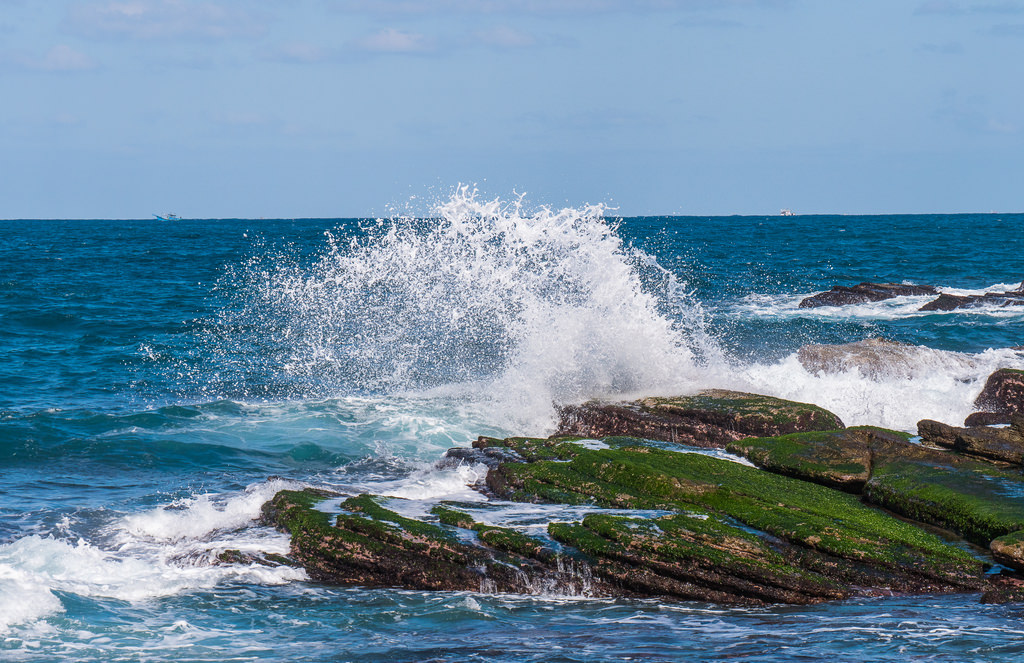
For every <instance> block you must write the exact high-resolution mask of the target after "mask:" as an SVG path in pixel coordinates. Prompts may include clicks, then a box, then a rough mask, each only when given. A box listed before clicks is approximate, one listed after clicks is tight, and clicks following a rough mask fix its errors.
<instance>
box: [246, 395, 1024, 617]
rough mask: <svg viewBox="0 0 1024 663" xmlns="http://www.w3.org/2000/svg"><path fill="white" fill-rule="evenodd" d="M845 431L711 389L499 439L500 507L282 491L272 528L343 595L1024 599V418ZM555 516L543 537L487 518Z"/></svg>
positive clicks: (598, 408)
mask: <svg viewBox="0 0 1024 663" xmlns="http://www.w3.org/2000/svg"><path fill="white" fill-rule="evenodd" d="M919 428H920V430H919V432H920V435H919V436H915V437H912V436H911V435H910V434H909V433H903V432H899V431H891V430H886V429H882V428H876V427H867V426H857V427H851V428H845V427H844V426H843V423H842V422H841V421H840V420H839V418H838V417H836V416H835V415H834V414H832V413H830V412H828V411H827V410H824V409H822V408H820V407H817V406H815V405H809V404H804V403H796V402H792V401H785V400H782V399H777V398H771V397H767V396H761V395H757V394H746V393H741V392H733V391H724V390H709V391H703V392H699V393H697V394H694V395H690V396H681V397H675V398H645V399H641V400H637V401H634V402H629V403H603V402H590V403H584V404H582V405H574V406H570V407H566V408H563V409H562V410H561V421H560V424H559V427H558V431H557V432H556V434H555V435H554V436H552V437H547V438H533V437H511V438H492V437H480V438H478V439H477V440H476V441H474V442H473V443H472V446H471V447H465V448H456V449H451V450H449V451H448V452H447V453H446V454H445V457H444V458H443V459H442V460H441V461H440V465H441V466H442V467H452V466H456V465H459V464H463V463H470V464H474V465H476V464H480V465H482V466H485V467H486V470H487V471H486V478H485V479H484V480H483V481H481V482H480V483H479V484H478V485H477V486H476V488H477V490H479V491H480V492H481V493H482V494H483V495H485V496H486V497H487V498H488V501H486V502H483V503H480V502H473V503H467V504H460V503H453V502H441V503H438V504H435V505H434V506H433V507H432V508H430V509H429V511H428V512H416V513H410V512H409V510H408V508H407V505H405V504H403V502H404V501H403V500H401V499H398V498H386V497H382V496H375V495H358V496H342V495H338V494H334V493H331V492H328V491H323V490H316V489H312V488H308V489H306V490H286V491H281V492H279V493H278V494H277V495H276V496H275V497H274V498H273V499H272V500H271V501H270V502H268V503H267V504H265V505H264V508H263V521H264V523H265V524H267V525H272V526H275V527H278V528H280V529H282V530H284V531H287V532H288V533H289V534H290V535H291V553H290V558H291V560H292V561H293V563H295V564H298V565H301V566H302V567H304V568H305V569H306V571H307V573H308V574H309V576H310V578H311V579H313V580H315V581H318V582H324V583H331V584H341V585H361V586H387V587H403V588H408V589H417V590H463V591H481V592H513V593H526V594H530V593H533V594H536V593H544V594H563V595H578V596H593V597H619V596H621V597H656V598H660V599H664V600H698V601H709V602H714V603H723V604H740V605H761V604H769V603H791V604H807V603H817V602H821V601H831V600H839V599H844V598H849V597H854V596H875V595H890V594H893V593H910V594H913V593H966V592H976V593H982V594H983V600H985V601H988V602H1005V601H1019V600H1021V599H1024V584H1022V581H1021V577H1020V576H1019V575H1018V573H1020V572H1024V474H1022V467H1021V465H1022V462H1024V416H1020V415H1017V414H1013V423H1012V425H1011V426H1009V427H1007V428H989V427H985V426H979V427H967V428H957V427H953V426H949V425H946V424H942V423H940V422H931V421H922V422H921V424H920V426H919ZM522 503H525V504H535V505H545V506H544V508H545V509H547V511H545V513H547V514H549V516H548V517H547V519H546V521H545V522H543V523H541V525H539V526H537V525H534V526H532V527H516V526H504V525H503V526H498V525H496V524H493V522H491V523H490V524H489V523H488V520H489V519H488V517H487V511H486V508H485V507H481V504H484V505H490V506H493V505H510V504H522Z"/></svg>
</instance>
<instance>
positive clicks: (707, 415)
mask: <svg viewBox="0 0 1024 663" xmlns="http://www.w3.org/2000/svg"><path fill="white" fill-rule="evenodd" d="M559 414H560V420H559V424H558V431H557V432H558V433H559V434H562V435H581V436H584V437H591V438H601V437H605V436H609V435H629V436H633V437H642V438H646V439H650V440H663V441H667V442H683V443H686V444H692V445H694V446H698V447H711V448H723V447H725V446H726V445H728V444H729V443H730V442H734V441H736V440H740V439H743V438H745V437H765V436H770V435H783V434H786V433H794V432H799V431H812V430H834V429H836V428H842V427H843V422H842V421H841V420H840V419H839V417H837V416H836V415H834V414H832V413H831V412H829V411H828V410H826V409H824V408H821V407H818V406H817V405H810V404H808V403H798V402H795V401H787V400H784V399H781V398H774V397H771V396H762V395H759V394H748V393H743V392H738V391H727V390H724V389H708V390H705V391H701V392H699V393H697V394H696V395H694V396H679V397H674V398H645V399H643V400H639V401H634V402H632V403H603V402H599V401H591V402H588V403H584V404H582V405H571V406H567V407H564V408H562V409H561V410H560V413H559Z"/></svg>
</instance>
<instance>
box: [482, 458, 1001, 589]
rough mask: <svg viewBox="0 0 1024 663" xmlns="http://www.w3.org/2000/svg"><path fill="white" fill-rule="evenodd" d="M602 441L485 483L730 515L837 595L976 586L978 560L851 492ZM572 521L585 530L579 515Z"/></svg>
mask: <svg viewBox="0 0 1024 663" xmlns="http://www.w3.org/2000/svg"><path fill="white" fill-rule="evenodd" d="M606 442H614V443H615V444H616V445H619V446H618V448H609V449H600V450H590V449H586V450H581V451H580V452H579V453H578V454H577V455H576V456H575V457H574V458H572V460H570V461H568V462H554V461H537V462H533V463H520V464H503V465H500V466H499V467H498V468H496V469H494V470H491V471H490V472H489V473H488V478H487V484H488V486H489V487H490V488H491V489H492V490H493V491H494V492H495V493H496V494H497V495H499V496H501V497H504V498H507V499H512V500H515V501H544V502H561V503H577V504H579V503H592V504H596V505H599V506H604V507H610V508H631V509H641V508H642V509H666V510H672V511H675V512H676V513H683V514H687V513H696V514H700V515H702V516H707V517H708V518H711V517H712V516H714V517H715V518H717V519H719V522H720V523H723V524H727V523H731V522H738V523H741V524H742V525H743V526H744V527H745V528H748V529H745V530H744V531H747V532H748V533H753V534H754V535H755V536H756V539H755V538H748V539H747V541H748V543H749V545H760V546H761V550H762V551H764V546H767V547H768V548H772V549H774V550H776V551H781V554H782V557H783V559H784V560H785V561H786V564H788V565H790V566H795V567H796V569H799V570H801V571H803V572H804V573H813V574H817V575H820V576H821V577H822V578H823V580H827V581H828V582H830V583H833V584H834V586H837V587H840V588H842V590H843V592H845V593H850V594H853V593H871V591H872V589H871V588H876V589H880V588H882V587H886V588H891V589H895V590H898V591H955V590H953V588H954V587H955V588H959V589H961V590H962V589H966V588H969V587H978V586H980V585H979V583H980V569H981V565H980V563H979V562H977V561H976V560H974V559H973V558H971V557H970V556H969V555H967V554H965V553H964V552H963V551H961V550H959V549H957V548H955V547H953V546H949V545H947V544H945V543H943V542H942V541H941V540H939V539H938V538H937V537H934V536H933V535H929V534H926V533H925V532H924V531H922V530H920V529H918V528H916V527H914V526H913V525H910V524H908V523H904V522H902V521H900V520H897V519H895V518H893V517H891V516H888V515H885V514H884V513H882V512H880V511H877V510H874V509H871V508H868V507H865V506H864V505H863V504H861V503H860V501H859V500H858V499H857V498H856V497H854V496H851V495H846V494H844V493H841V492H838V491H834V490H830V489H828V488H825V487H823V486H818V485H814V484H811V483H807V482H804V481H798V480H796V479H791V478H788V477H785V476H779V475H775V474H769V473H766V472H763V471H760V470H757V469H755V468H751V467H747V466H744V465H740V464H738V463H734V462H730V461H726V460H720V459H716V458H711V457H708V456H705V455H700V454H695V453H678V452H673V451H668V450H663V449H656V448H651V447H649V446H644V443H643V442H642V441H641V440H632V443H633V444H632V446H630V445H629V440H626V439H623V438H618V439H615V440H610V439H606ZM592 524H593V523H592ZM582 525H583V529H584V530H590V532H591V534H593V533H594V530H595V527H594V526H591V527H587V521H586V520H584V522H583V523H582ZM634 525H635V527H640V525H639V524H634ZM659 527H660V525H659ZM690 531H692V530H690ZM549 532H550V533H551V534H552V536H554V537H555V538H556V539H558V540H560V541H564V542H567V543H569V544H570V545H576V546H584V543H586V545H589V546H591V547H592V548H593V549H600V548H601V546H603V545H605V544H603V543H602V542H601V541H599V540H594V539H592V538H589V535H588V534H587V533H586V532H584V531H582V530H580V529H578V527H576V526H573V527H562V526H555V525H554V524H553V525H552V526H550V527H549ZM598 533H600V532H598ZM603 538H607V537H603ZM584 547H585V546H584ZM704 554H706V555H707V554H709V553H704ZM766 554H767V552H760V553H757V555H766ZM764 559H769V558H767V557H766V558H764ZM770 559H773V560H777V559H778V558H777V557H775V556H772V557H771V558H770ZM775 563H776V564H778V562H775ZM791 573H792V572H791ZM693 581H694V580H693V579H692V578H691V582H693ZM806 600H811V597H806Z"/></svg>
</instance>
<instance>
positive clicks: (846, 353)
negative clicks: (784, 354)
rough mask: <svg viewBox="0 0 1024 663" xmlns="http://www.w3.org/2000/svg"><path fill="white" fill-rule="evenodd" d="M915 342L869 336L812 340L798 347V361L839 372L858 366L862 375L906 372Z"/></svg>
mask: <svg viewBox="0 0 1024 663" xmlns="http://www.w3.org/2000/svg"><path fill="white" fill-rule="evenodd" d="M915 349H916V346H912V345H907V344H906V343H899V342H897V341H888V340H886V339H884V338H868V339H865V340H863V341H857V342H855V343H845V344H842V345H825V344H817V343H812V344H809V345H805V346H802V347H801V348H800V349H799V350H797V353H796V356H797V359H798V360H799V361H800V365H801V366H803V367H804V368H805V369H807V371H808V372H810V373H842V372H845V371H850V370H859V371H860V372H861V374H862V375H864V376H867V377H876V376H879V375H882V374H891V373H900V372H903V373H905V372H909V371H910V370H911V369H912V368H913V366H914V359H915V357H914V355H913V354H912V351H913V350H915Z"/></svg>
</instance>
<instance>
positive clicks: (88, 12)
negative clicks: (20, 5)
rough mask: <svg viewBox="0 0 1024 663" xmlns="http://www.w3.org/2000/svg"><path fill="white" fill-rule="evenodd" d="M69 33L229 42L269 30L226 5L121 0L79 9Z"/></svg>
mask: <svg viewBox="0 0 1024 663" xmlns="http://www.w3.org/2000/svg"><path fill="white" fill-rule="evenodd" d="M65 27H66V29H67V30H68V31H69V32H72V33H74V34H79V35H83V36H86V37H92V38H110V37H115V38H127V39H174V38H182V37H184V38H193V39H195V38H199V39H228V38H237V37H256V36H260V35H262V34H263V33H264V32H265V31H266V28H265V26H264V25H263V24H262V22H261V21H259V20H258V19H257V18H256V16H255V15H254V14H252V13H251V12H250V11H249V10H248V6H246V8H245V9H239V8H235V7H232V6H230V3H223V2H198V1H195V0H119V1H112V2H103V3H91V4H85V5H78V6H76V7H75V8H74V9H73V10H72V11H71V12H70V13H69V14H68V16H67V18H66V19H65Z"/></svg>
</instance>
